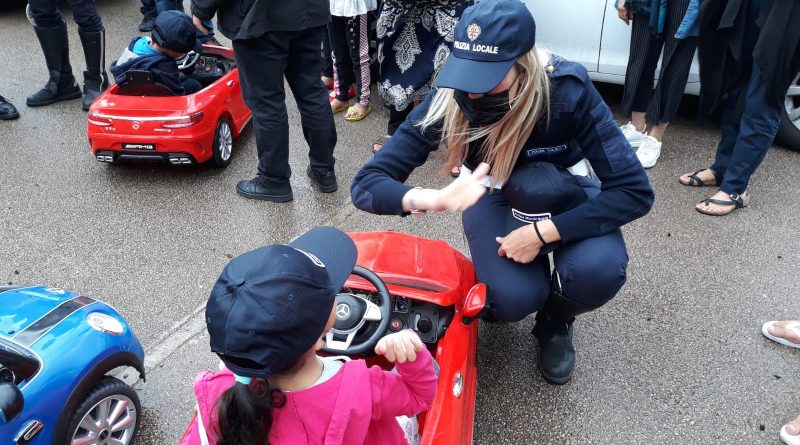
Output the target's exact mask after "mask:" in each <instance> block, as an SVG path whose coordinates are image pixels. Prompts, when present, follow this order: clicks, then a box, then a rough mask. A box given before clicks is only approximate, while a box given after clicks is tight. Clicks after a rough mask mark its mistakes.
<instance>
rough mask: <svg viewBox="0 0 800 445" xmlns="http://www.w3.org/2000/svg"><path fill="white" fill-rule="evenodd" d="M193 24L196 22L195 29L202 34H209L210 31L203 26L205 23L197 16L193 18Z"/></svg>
mask: <svg viewBox="0 0 800 445" xmlns="http://www.w3.org/2000/svg"><path fill="white" fill-rule="evenodd" d="M192 22H194V27H195V28H197V29H199V30H200V32H202V33H203V34H208V30H207V29H206V27H205V26H203V21H202V20H200V19H198V18H197V16H196V15H193V16H192Z"/></svg>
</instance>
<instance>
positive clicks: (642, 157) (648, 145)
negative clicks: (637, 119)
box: [636, 136, 661, 168]
mask: <svg viewBox="0 0 800 445" xmlns="http://www.w3.org/2000/svg"><path fill="white" fill-rule="evenodd" d="M659 156H661V142H658V140H657V139H656V138H654V137H653V136H645V137H644V142H642V144H641V146H640V147H639V149H638V150H636V157H637V158H639V162H641V163H642V167H644V168H651V167H655V165H656V162H657V161H658V157H659Z"/></svg>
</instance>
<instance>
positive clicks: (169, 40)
mask: <svg viewBox="0 0 800 445" xmlns="http://www.w3.org/2000/svg"><path fill="white" fill-rule="evenodd" d="M152 36H153V40H155V42H156V43H158V44H159V45H160V46H163V47H164V48H167V49H171V50H172V51H175V52H178V53H181V54H186V53H188V52H189V51H194V52H196V53H201V52H203V43H202V42H201V41H199V40H197V29H196V28H195V27H194V23H192V19H191V18H190V17H189V16H188V15H186V14H184V13H183V12H181V11H164V12H162V13H161V14H159V15H158V17H157V18H156V22H155V25H154V26H153V33H152Z"/></svg>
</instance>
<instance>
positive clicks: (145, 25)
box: [139, 0, 158, 32]
mask: <svg viewBox="0 0 800 445" xmlns="http://www.w3.org/2000/svg"><path fill="white" fill-rule="evenodd" d="M141 2H142V6H141V7H140V8H139V12H141V13H142V23H140V24H139V31H141V32H150V31H152V30H153V26H155V24H156V17H158V9H156V0H141Z"/></svg>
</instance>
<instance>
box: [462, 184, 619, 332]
mask: <svg viewBox="0 0 800 445" xmlns="http://www.w3.org/2000/svg"><path fill="white" fill-rule="evenodd" d="M578 180H579V181H580V182H581V183H582V185H584V190H585V191H586V193H587V195H588V196H589V197H590V198H592V197H594V196H595V195H596V194H597V193H599V192H600V189H599V185H598V184H597V183H596V182H594V180H590V179H588V178H584V177H578ZM510 211H511V210H510V208H509V205H508V202H506V200H505V199H503V196H502V195H501V194H500V193H499V191H492V192H490V193H487V194H486V195H484V196H483V197H482V198H481V199H480V200H478V202H477V203H476V204H475V205H473V206H472V207H470V208H469V209H467V210H466V211H465V212H464V213H463V216H462V219H463V223H464V233H465V234H466V236H467V243H468V244H469V250H470V253H471V255H472V262H473V264H474V265H475V272H476V274H477V278H478V281H479V282H481V283H485V284H486V287H487V289H488V300H489V303H490V305H491V308H492V311H493V314H492V315H493V316H494V318H495V319H497V320H502V321H519V320H522V319H523V318H525V317H526V316H528V315H529V314H532V313H534V312H536V311H538V310H539V309H541V308H542V306H544V303H545V302H546V301H547V298H548V296H549V294H550V261H549V259H548V257H547V255H539V256H538V257H536V258H535V259H534V261H532V262H530V263H528V264H521V263H517V262H515V261H513V260H510V259H507V258H505V257H501V256H500V255H498V254H497V249H498V248H499V247H500V245H499V244H498V243H497V241H496V240H495V237H498V236H505V235H507V234H508V233H507V230H506V228H505V225H506V215H508V213H509V212H510ZM553 259H554V262H555V269H556V270H557V271H558V275H559V277H560V279H561V286H562V289H563V292H564V296H565V297H566V298H568V299H570V300H572V301H575V302H577V303H581V304H583V305H586V306H591V307H594V308H597V307H600V306H602V305H603V304H605V303H606V302H608V301H609V300H611V299H612V298H613V297H614V295H616V294H617V292H618V291H619V290H620V289H621V288H622V285H623V284H625V278H626V269H627V267H628V251H627V249H626V248H625V240H623V238H622V232H621V231H620V230H619V229H617V230H614V231H612V232H609V233H607V234H605V235H602V236H598V237H594V238H586V239H583V240H580V241H576V242H573V243H567V244H562V245H560V246H559V247H558V248H557V249H556V250H555V251H554V252H553Z"/></svg>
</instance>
